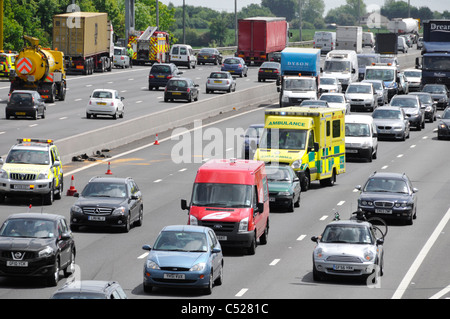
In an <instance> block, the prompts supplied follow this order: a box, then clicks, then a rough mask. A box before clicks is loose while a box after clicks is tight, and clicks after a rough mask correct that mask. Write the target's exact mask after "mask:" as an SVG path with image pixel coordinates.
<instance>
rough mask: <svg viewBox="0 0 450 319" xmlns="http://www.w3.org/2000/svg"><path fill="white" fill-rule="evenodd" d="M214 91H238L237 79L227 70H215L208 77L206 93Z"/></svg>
mask: <svg viewBox="0 0 450 319" xmlns="http://www.w3.org/2000/svg"><path fill="white" fill-rule="evenodd" d="M214 91H226V92H234V91H236V80H235V79H234V78H233V77H232V76H231V74H230V72H227V71H215V72H211V74H210V75H209V76H208V78H207V79H206V93H210V92H214Z"/></svg>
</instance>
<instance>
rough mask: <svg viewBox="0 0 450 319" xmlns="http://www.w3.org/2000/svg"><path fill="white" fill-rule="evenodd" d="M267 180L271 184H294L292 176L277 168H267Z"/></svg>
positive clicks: (269, 166) (268, 166)
mask: <svg viewBox="0 0 450 319" xmlns="http://www.w3.org/2000/svg"><path fill="white" fill-rule="evenodd" d="M266 175H267V180H269V181H271V182H292V178H291V175H290V174H289V172H288V171H287V170H286V169H281V168H280V167H277V166H271V165H267V166H266Z"/></svg>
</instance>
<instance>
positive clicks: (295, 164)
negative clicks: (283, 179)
mask: <svg viewBox="0 0 450 319" xmlns="http://www.w3.org/2000/svg"><path fill="white" fill-rule="evenodd" d="M301 166H302V160H296V161H293V162H292V164H291V167H292V168H293V169H299V168H300V167H301Z"/></svg>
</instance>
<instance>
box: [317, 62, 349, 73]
mask: <svg viewBox="0 0 450 319" xmlns="http://www.w3.org/2000/svg"><path fill="white" fill-rule="evenodd" d="M323 70H324V71H325V72H350V71H351V63H350V61H332V60H328V61H325V65H324V69H323Z"/></svg>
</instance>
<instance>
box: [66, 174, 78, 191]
mask: <svg viewBox="0 0 450 319" xmlns="http://www.w3.org/2000/svg"><path fill="white" fill-rule="evenodd" d="M76 192H77V190H76V189H75V186H73V175H72V180H71V181H70V188H69V189H68V190H67V194H66V195H67V196H73V194H75V193H76Z"/></svg>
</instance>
